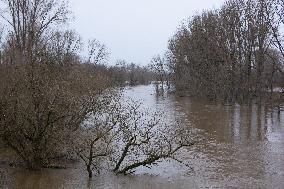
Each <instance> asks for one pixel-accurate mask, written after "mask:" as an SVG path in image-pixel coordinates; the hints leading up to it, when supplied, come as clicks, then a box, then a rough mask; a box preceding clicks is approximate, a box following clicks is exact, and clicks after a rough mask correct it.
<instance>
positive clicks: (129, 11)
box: [70, 0, 224, 65]
mask: <svg viewBox="0 0 284 189" xmlns="http://www.w3.org/2000/svg"><path fill="white" fill-rule="evenodd" d="M222 2H224V0H70V6H71V9H72V11H73V13H74V16H75V21H74V22H73V23H72V28H75V29H76V30H77V31H78V32H79V34H81V35H82V37H83V39H84V40H85V41H87V40H88V39H89V38H96V39H98V40H99V41H101V42H102V43H104V44H106V45H107V47H108V48H109V49H110V50H111V61H112V62H114V61H115V60H116V59H125V60H127V61H129V62H135V63H138V64H142V65H145V64H148V63H149V61H150V59H151V57H152V56H153V55H155V54H159V53H163V52H164V51H165V50H166V48H167V42H168V39H169V38H170V37H171V36H172V35H173V34H174V32H175V31H176V28H177V27H178V26H179V25H180V24H181V22H182V21H183V20H184V19H187V18H188V17H190V16H192V15H193V14H194V13H196V12H201V11H202V10H204V9H210V8H218V7H219V6H220V5H221V3H222Z"/></svg>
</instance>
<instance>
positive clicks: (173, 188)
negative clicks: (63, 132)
mask: <svg viewBox="0 0 284 189" xmlns="http://www.w3.org/2000/svg"><path fill="white" fill-rule="evenodd" d="M154 90H155V88H154V87H153V86H139V87H134V88H128V89H127V90H126V91H125V96H126V97H132V98H135V99H136V100H142V101H143V104H144V105H145V106H146V107H149V108H150V109H151V110H157V111H161V112H162V111H163V112H164V113H165V115H166V116H165V117H167V120H168V121H171V120H175V119H177V120H180V121H181V123H183V124H184V125H185V126H186V127H188V128H189V129H190V130H192V131H193V132H194V133H195V137H196V138H198V139H200V142H199V143H198V144H196V145H195V146H194V147H192V148H189V149H187V150H186V151H184V152H183V155H182V157H183V158H184V159H185V161H186V162H187V163H188V164H189V165H190V167H191V168H192V169H190V168H188V167H186V166H183V165H180V164H179V163H177V162H172V161H163V162H160V163H159V164H158V166H157V167H153V168H152V169H148V168H141V169H139V170H137V172H136V173H135V174H134V175H131V176H116V175H113V174H111V173H103V174H101V175H99V176H96V177H95V178H93V180H92V181H89V180H88V178H87V174H86V173H85V171H84V170H83V168H82V167H81V166H80V165H76V166H75V167H70V168H68V169H64V170H52V169H45V170H42V171H35V172H31V171H28V170H25V169H19V168H7V167H1V165H0V186H1V188H21V189H22V188H23V189H25V188H27V189H38V188H43V189H49V188H68V189H69V188H70V189H72V188H94V189H187V188H274V189H278V188H279V189H283V188H284V112H281V113H280V114H279V113H278V112H277V111H275V110H271V109H268V108H265V107H260V106H257V105H250V106H240V105H238V104H234V105H221V104H213V103H212V104H210V103H205V102H200V101H197V100H193V99H190V98H187V97H183V98H181V97H176V96H174V95H166V94H165V95H164V96H157V95H156V94H155V91H154ZM1 154H2V155H1V156H0V158H1V157H2V158H3V157H4V156H5V152H2V153H1ZM0 160H1V159H0Z"/></svg>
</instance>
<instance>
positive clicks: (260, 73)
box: [166, 0, 284, 102]
mask: <svg viewBox="0 0 284 189" xmlns="http://www.w3.org/2000/svg"><path fill="white" fill-rule="evenodd" d="M283 28H284V1H281V0H230V1H227V2H225V3H224V4H223V6H222V7H221V8H220V9H217V10H208V11H204V12H203V13H201V14H197V15H195V16H193V17H192V18H190V19H189V20H188V21H187V22H186V23H184V24H183V25H182V26H181V27H180V28H179V29H178V31H177V32H176V34H175V35H174V36H173V37H172V38H171V39H170V41H169V46H168V49H169V50H168V52H167V53H166V60H167V64H168V66H169V67H170V68H171V70H172V72H173V77H172V79H173V82H174V84H175V86H176V89H177V90H178V91H179V92H181V91H184V92H185V91H186V92H187V93H189V94H190V95H195V96H200V97H205V98H208V99H211V100H226V101H240V102H246V101H250V100H252V99H257V100H258V101H261V100H263V99H267V97H273V90H274V88H276V87H284V74H283V72H284V30H283Z"/></svg>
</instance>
